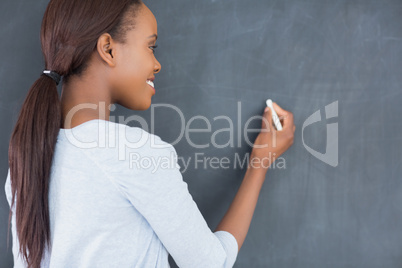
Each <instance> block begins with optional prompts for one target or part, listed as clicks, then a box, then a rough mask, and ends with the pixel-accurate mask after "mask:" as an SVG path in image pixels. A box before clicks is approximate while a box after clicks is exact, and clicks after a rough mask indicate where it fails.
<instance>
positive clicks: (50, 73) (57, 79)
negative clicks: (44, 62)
mask: <svg viewBox="0 0 402 268" xmlns="http://www.w3.org/2000/svg"><path fill="white" fill-rule="evenodd" d="M43 73H44V74H45V75H47V76H49V77H50V78H52V79H53V80H54V81H55V82H56V85H59V83H60V79H61V76H60V75H59V74H58V73H56V72H54V71H49V70H44V71H43Z"/></svg>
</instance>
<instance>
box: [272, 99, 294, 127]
mask: <svg viewBox="0 0 402 268" xmlns="http://www.w3.org/2000/svg"><path fill="white" fill-rule="evenodd" d="M272 105H273V107H274V109H275V112H276V113H277V115H278V117H279V120H281V122H282V127H283V129H288V128H290V127H292V126H294V124H293V114H292V113H291V112H289V111H286V110H285V109H282V108H281V107H280V106H279V105H278V104H277V103H276V102H272ZM291 129H292V130H293V128H291Z"/></svg>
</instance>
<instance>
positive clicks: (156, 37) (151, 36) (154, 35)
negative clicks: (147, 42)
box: [148, 34, 158, 40]
mask: <svg viewBox="0 0 402 268" xmlns="http://www.w3.org/2000/svg"><path fill="white" fill-rule="evenodd" d="M153 37H155V40H157V39H158V35H156V34H153V35H150V36H148V38H153Z"/></svg>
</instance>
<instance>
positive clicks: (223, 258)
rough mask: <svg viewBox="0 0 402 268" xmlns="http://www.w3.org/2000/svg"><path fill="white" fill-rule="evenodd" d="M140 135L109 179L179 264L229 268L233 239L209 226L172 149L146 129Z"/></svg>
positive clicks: (235, 248) (233, 255) (234, 248)
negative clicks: (137, 144)
mask: <svg viewBox="0 0 402 268" xmlns="http://www.w3.org/2000/svg"><path fill="white" fill-rule="evenodd" d="M134 129H137V130H136V131H139V130H138V128H131V131H134ZM132 135H135V134H134V133H133V134H132ZM142 135H145V136H146V137H147V138H148V141H147V142H146V143H145V144H142V145H141V147H138V148H127V147H126V148H125V150H126V152H125V157H126V158H125V159H123V161H119V163H120V164H118V165H113V167H111V168H109V169H108V170H107V172H106V173H108V175H109V176H110V179H111V181H112V182H113V183H114V184H115V185H116V186H117V187H118V189H119V190H120V191H121V192H122V194H123V195H125V196H126V198H127V199H128V200H129V201H130V202H131V204H132V205H133V206H134V207H135V208H136V209H137V210H138V211H139V212H140V213H141V214H142V215H143V216H144V218H145V219H146V220H147V221H148V223H149V224H150V226H151V227H152V228H153V230H154V232H155V233H156V234H157V236H158V237H159V239H160V240H161V242H162V243H163V245H164V246H165V248H166V249H167V251H168V252H169V253H170V255H171V256H172V258H173V259H174V260H175V262H176V264H177V265H178V266H179V267H183V268H186V267H211V268H212V267H216V268H221V267H224V268H228V267H233V265H234V263H235V261H236V258H237V253H238V244H237V241H236V239H235V237H234V236H233V235H232V234H231V233H229V232H226V231H217V232H212V231H211V229H210V228H209V227H208V225H207V223H206V221H205V219H204V217H203V216H202V214H201V212H200V210H199V209H198V207H197V204H196V203H195V202H194V200H193V198H192V196H191V195H190V193H189V191H188V186H187V183H186V182H184V181H183V177H182V174H181V172H180V165H179V164H178V163H177V153H176V150H175V149H174V147H173V146H172V145H171V144H169V143H166V142H164V141H162V140H161V139H160V138H159V137H158V136H156V135H153V134H150V133H148V132H146V131H143V133H142ZM152 140H153V141H154V142H155V144H152ZM122 164H124V165H126V167H124V166H121V165H122ZM101 166H102V165H101ZM103 166H104V167H105V166H111V165H103Z"/></svg>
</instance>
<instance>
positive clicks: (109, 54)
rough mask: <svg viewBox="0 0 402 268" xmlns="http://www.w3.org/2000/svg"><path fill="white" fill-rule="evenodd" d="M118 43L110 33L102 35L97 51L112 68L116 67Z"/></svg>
mask: <svg viewBox="0 0 402 268" xmlns="http://www.w3.org/2000/svg"><path fill="white" fill-rule="evenodd" d="M115 44H116V43H115V42H114V41H113V39H112V36H111V35H110V34H108V33H104V34H102V35H101V36H100V37H99V38H98V43H97V45H96V49H97V51H98V54H99V56H100V57H101V58H102V60H104V61H105V62H106V64H108V65H109V66H111V67H114V66H115V64H116V62H115V56H116V45H115Z"/></svg>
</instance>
